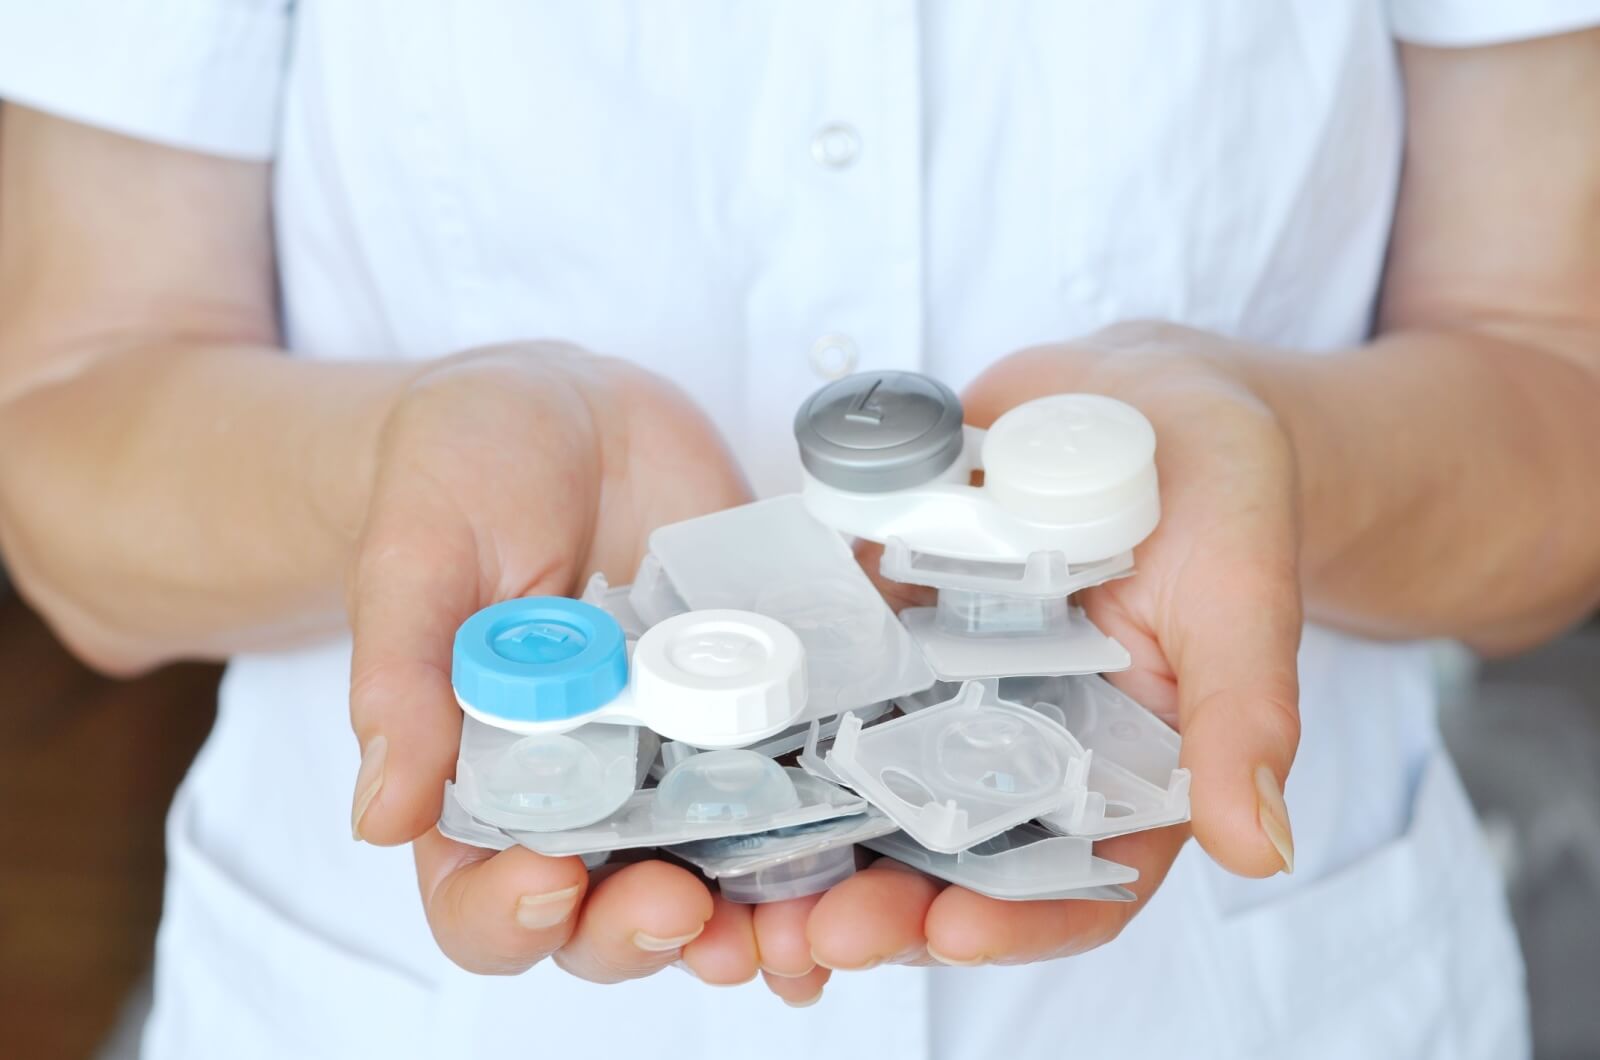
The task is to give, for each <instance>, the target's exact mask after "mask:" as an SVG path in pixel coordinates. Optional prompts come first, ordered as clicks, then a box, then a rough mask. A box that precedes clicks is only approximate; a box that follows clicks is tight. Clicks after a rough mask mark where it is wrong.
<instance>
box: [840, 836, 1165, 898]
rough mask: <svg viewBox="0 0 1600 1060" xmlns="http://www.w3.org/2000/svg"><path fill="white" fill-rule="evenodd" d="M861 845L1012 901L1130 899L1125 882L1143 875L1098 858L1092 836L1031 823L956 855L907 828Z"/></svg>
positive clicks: (946, 880)
mask: <svg viewBox="0 0 1600 1060" xmlns="http://www.w3.org/2000/svg"><path fill="white" fill-rule="evenodd" d="M862 846H865V847H866V848H867V849H868V850H873V851H876V852H878V853H879V854H883V855H885V856H887V857H891V858H893V859H894V860H896V861H898V862H901V863H902V864H905V865H910V866H911V867H912V868H914V869H917V870H919V871H921V872H925V873H927V874H928V875H929V876H935V877H937V878H939V879H941V880H944V881H945V882H947V883H953V884H955V885H956V886H958V887H965V888H966V889H967V890H969V891H976V892H977V893H979V894H984V895H988V896H989V897H990V898H999V899H1001V900H1003V901H1008V902H1029V901H1043V900H1057V899H1092V900H1096V901H1109V902H1131V901H1133V899H1134V894H1133V892H1132V891H1130V890H1128V889H1127V888H1125V887H1123V886H1121V885H1122V884H1126V883H1132V882H1133V881H1135V880H1137V879H1138V878H1139V871H1138V870H1137V869H1134V868H1131V867H1129V866H1127V865H1121V864H1118V863H1117V862H1115V861H1107V860H1106V859H1105V858H1097V857H1095V856H1094V854H1093V852H1092V851H1093V844H1092V843H1091V842H1090V841H1089V840H1087V839H1075V838H1068V837H1065V836H1057V835H1052V834H1051V833H1049V832H1047V831H1045V830H1044V829H1042V828H1039V827H1038V826H1036V825H1032V824H1023V825H1019V826H1017V827H1016V828H1012V829H1010V830H1008V831H1005V832H1002V833H1000V834H999V835H997V836H994V837H992V838H990V839H988V840H986V841H984V842H983V843H980V844H977V845H975V846H973V847H972V848H970V849H968V850H963V851H958V852H955V853H941V852H938V851H933V850H928V849H926V848H925V847H923V846H921V845H919V844H918V843H917V842H916V840H915V839H913V838H912V837H910V836H908V835H907V834H906V833H904V832H891V833H889V834H888V835H884V836H879V837H878V838H876V839H868V840H865V841H864V842H863V843H862Z"/></svg>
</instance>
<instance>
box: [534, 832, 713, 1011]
mask: <svg viewBox="0 0 1600 1060" xmlns="http://www.w3.org/2000/svg"><path fill="white" fill-rule="evenodd" d="M714 911H715V908H714V905H713V903H712V900H711V892H710V891H708V890H706V887H705V884H703V883H701V882H700V881H699V880H698V879H697V878H696V877H695V876H694V874H693V873H691V872H689V871H687V870H686V869H681V868H679V867H678V866H676V865H669V864H667V863H666V862H664V861H641V862H638V863H636V864H633V865H625V866H623V867H622V868H620V869H618V870H617V871H616V872H614V873H612V874H611V875H609V876H607V877H606V878H605V879H603V880H600V881H598V882H597V883H595V884H594V886H593V887H592V888H591V890H590V891H589V898H588V901H586V902H585V903H584V905H583V909H582V911H581V912H580V913H579V915H578V925H577V929H576V930H575V931H573V933H572V937H571V938H570V939H568V941H567V944H566V945H565V946H563V947H562V948H561V949H559V950H557V951H556V954H555V958H554V959H555V962H556V964H557V965H559V966H560V967H561V968H563V969H565V970H566V971H568V972H571V973H572V974H573V975H576V976H578V977H579V978H582V979H587V980H589V981H590V982H595V983H618V982H622V981H623V980H626V979H638V978H642V977H643V976H647V975H652V974H654V973H655V972H658V971H660V970H661V969H662V968H665V967H667V966H668V965H670V964H672V963H673V962H674V961H676V960H678V959H679V958H680V957H681V956H682V954H683V948H684V947H685V946H687V945H689V943H691V942H693V941H694V940H695V939H696V938H698V937H699V936H700V933H701V932H702V931H704V930H705V928H706V924H707V922H708V921H710V920H711V917H712V914H713V912H714Z"/></svg>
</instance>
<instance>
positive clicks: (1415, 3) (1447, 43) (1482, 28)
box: [1389, 0, 1600, 48]
mask: <svg viewBox="0 0 1600 1060" xmlns="http://www.w3.org/2000/svg"><path fill="white" fill-rule="evenodd" d="M1389 25H1390V27H1391V29H1392V30H1393V31H1394V35H1395V36H1396V37H1397V38H1399V39H1400V40H1403V41H1407V42H1408V43H1411V44H1424V45H1432V46H1434V47H1440V48H1470V47H1480V46H1484V45H1490V44H1505V43H1507V42H1509V41H1516V40H1529V39H1531V38H1534V37H1549V36H1554V35H1555V34H1558V33H1570V32H1572V31H1574V30H1580V29H1588V28H1590V27H1592V26H1600V0H1389Z"/></svg>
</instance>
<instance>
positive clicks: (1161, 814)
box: [439, 372, 1189, 902]
mask: <svg viewBox="0 0 1600 1060" xmlns="http://www.w3.org/2000/svg"><path fill="white" fill-rule="evenodd" d="M795 435H796V440H797V442H798V444H799V448H800V457H801V463H802V465H803V467H804V476H803V478H804V485H803V488H802V490H801V492H800V494H799V495H798V496H794V495H791V496H784V497H778V498H775V499H772V500H765V501H760V502H757V503H754V504H749V505H745V506H743V507H739V508H733V509H729V510H727V511H722V512H717V513H715V514H712V515H707V516H703V517H701V518H697V519H691V520H688V521H686V522H682V523H676V524H672V525H669V526H664V527H661V528H660V529H658V530H656V531H655V532H654V533H653V534H652V535H651V536H650V540H649V554H648V555H647V556H646V557H645V559H644V561H643V562H642V564H641V565H640V567H639V570H638V572H637V574H636V576H635V578H634V580H633V582H632V584H630V585H626V586H610V585H608V584H607V583H606V581H605V579H604V578H603V577H601V576H599V575H596V576H595V577H594V578H593V579H592V580H591V581H590V583H589V585H588V587H587V589H586V590H585V592H584V594H583V598H582V599H581V600H569V599H564V598H547V597H541V598H530V599H521V600H509V601H506V602H504V603H500V604H496V605H494V606H492V607H489V608H486V609H484V610H483V611H480V612H479V613H477V614H476V615H474V616H472V618H470V619H469V620H468V621H467V622H465V623H464V624H463V625H462V626H461V628H460V630H459V631H458V633H457V635H456V640H455V657H454V670H453V682H454V686H455V691H456V696H457V698H458V700H459V701H460V704H461V707H462V710H463V711H464V712H465V717H464V719H463V726H462V734H461V751H460V758H459V760H458V762H457V766H456V779H455V782H454V784H452V785H447V788H446V791H445V799H444V812H443V816H442V819H441V820H440V825H439V826H440V829H441V830H442V831H443V832H444V833H445V834H446V835H448V836H450V837H452V838H454V839H457V840H459V841H461V842H464V843H471V844H474V845H477V846H484V847H491V848H496V849H504V848H506V847H509V846H511V845H514V844H521V845H523V846H526V847H529V848H531V849H533V850H535V851H537V852H539V853H541V854H546V855H551V856H562V855H581V856H582V857H583V858H584V859H585V861H586V862H588V863H589V864H591V865H595V864H599V863H601V862H603V861H605V859H606V858H607V857H608V856H609V855H610V854H611V853H612V852H614V851H619V850H629V849H639V848H651V849H656V850H659V851H660V852H661V853H662V854H663V855H665V856H667V857H670V858H675V859H677V860H679V861H682V862H685V863H687V864H688V865H691V866H693V867H694V868H695V869H697V870H699V872H701V873H702V874H703V875H704V876H706V877H707V878H709V879H712V880H715V881H717V884H718V886H719V887H720V888H721V891H722V893H723V894H724V895H725V896H726V897H727V898H729V899H731V900H733V901H740V902H765V901H778V900H782V899H786V898H797V897H800V896H803V895H807V894H814V893H817V892H819V891H823V890H826V889H827V888H829V887H831V886H833V885H834V884H836V883H838V882H839V881H841V880H843V879H846V878H847V877H849V876H850V875H851V874H852V873H853V872H855V871H856V867H857V864H858V862H860V861H861V859H860V858H859V857H858V849H857V848H858V847H864V848H866V849H867V850H870V851H874V852H876V853H877V854H879V855H883V856H887V857H891V858H894V859H896V860H898V861H901V862H904V863H905V864H907V865H910V866H913V867H915V868H917V869H919V870H921V871H923V872H925V873H928V874H929V875H932V876H936V877H938V878H940V879H943V880H946V881H948V882H950V883H953V884H958V885H960V886H962V887H966V888H969V889H971V890H973V891H977V892H980V893H982V894H986V895H990V896H992V897H995V898H1000V899H1009V900H1028V899H1043V898H1052V899H1053V898H1085V899H1098V900H1108V901H1116V900H1129V899H1131V898H1132V897H1133V895H1132V892H1130V891H1129V890H1127V888H1126V886H1125V885H1126V884H1128V883H1130V882H1132V881H1133V880H1134V879H1136V878H1137V875H1138V874H1137V872H1136V871H1135V870H1134V869H1132V868H1129V867H1127V866H1124V865H1119V864H1116V863H1115V862H1112V861H1108V860H1105V859H1103V858H1099V857H1096V856H1095V855H1094V852H1093V844H1094V841H1095V840H1097V839H1105V838H1109V837H1111V836H1115V835H1122V834H1125V833H1129V832H1137V831H1141V830H1144V829H1149V828H1160V827H1163V826H1166V825H1172V824H1177V823H1179V822H1182V821H1185V820H1187V819H1188V813H1189V777H1188V774H1187V772H1186V771H1184V770H1182V769H1180V768H1179V767H1178V746H1179V741H1178V736H1177V734H1176V733H1175V732H1173V731H1172V730H1171V729H1170V728H1168V727H1167V726H1166V725H1165V724H1163V723H1162V722H1161V721H1160V720H1159V719H1158V718H1156V717H1155V716H1154V715H1153V714H1151V713H1150V712H1149V711H1147V710H1146V709H1145V708H1143V707H1142V706H1140V705H1139V704H1138V703H1136V702H1134V701H1133V700H1132V699H1130V698H1128V697H1127V696H1126V695H1124V694H1122V693H1121V692H1119V691H1118V690H1117V689H1115V688H1113V687H1112V686H1111V685H1110V684H1108V683H1107V682H1106V681H1105V680H1103V679H1102V678H1101V677H1099V676H1096V675H1099V674H1103V673H1109V672H1113V671H1117V670H1121V669H1125V668H1127V667H1128V665H1129V656H1128V653H1127V651H1126V650H1125V649H1124V648H1123V647H1122V646H1121V645H1120V644H1118V643H1117V642H1116V641H1115V640H1113V639H1111V638H1110V637H1108V636H1106V635H1105V634H1104V633H1102V632H1101V631H1100V630H1099V629H1098V628H1096V627H1095V625H1094V623H1093V622H1092V621H1090V619H1089V618H1088V617H1087V616H1086V615H1085V613H1084V612H1083V610H1082V609H1081V608H1080V607H1078V606H1076V604H1075V602H1074V594H1075V593H1078V592H1080V591H1082V590H1084V589H1087V588H1091V587H1093V586H1095V585H1099V584H1102V583H1104V582H1106V581H1108V580H1111V579H1113V578H1119V577H1123V576H1126V575H1128V574H1131V573H1132V567H1133V548H1134V546H1135V545H1137V544H1138V543H1139V542H1140V541H1142V540H1143V539H1144V538H1145V537H1147V536H1148V535H1149V534H1150V533H1151V532H1152V531H1153V530H1154V529H1155V526H1156V523H1157V520H1158V519H1159V514H1160V512H1159V502H1158V499H1157V489H1156V472H1155V462H1154V455H1155V434H1154V432H1153V430H1152V429H1151V427H1150V425H1149V423H1148V422H1147V421H1146V420H1145V419H1144V417H1143V416H1141V415H1140V414H1139V413H1138V412H1137V411H1135V410H1134V409H1132V408H1130V407H1128V406H1126V405H1124V404H1121V403H1120V402H1117V401H1114V400H1112V399H1110V398H1104V397H1098V396H1093V395H1085V394H1063V395H1056V396H1052V397H1047V398H1042V399H1039V400H1037V401H1032V402H1029V403H1027V404H1025V405H1021V406H1018V407H1017V408H1015V409H1013V410H1012V411H1011V412H1008V413H1007V414H1006V415H1004V416H1002V417H1001V418H1000V419H999V420H997V421H996V422H995V423H994V425H993V426H992V427H991V428H990V429H989V430H988V431H987V432H985V431H982V430H978V429H976V428H973V427H967V426H964V425H963V422H962V409H961V405H960V402H959V400H958V399H957V398H956V396H955V394H954V393H952V392H951V391H950V390H949V389H948V388H947V387H945V386H944V385H942V384H941V383H939V382H937V381H935V380H932V379H929V378H927V377H924V376H920V375H915V374H911V373H904V372H877V373H865V374H861V375H855V376H850V377H848V378H845V379H842V380H839V381H838V382H836V383H833V384H831V385H829V386H827V387H825V388H823V389H822V390H820V391H818V392H817V393H816V394H814V395H812V397H811V398H810V399H808V400H807V401H806V403H805V404H804V405H803V406H802V408H801V410H800V412H799V415H798V416H797V417H796V420H795ZM852 538H853V539H857V540H860V541H866V542H876V543H877V544H879V545H881V546H882V556H881V560H880V561H879V573H880V575H881V576H882V577H883V578H884V579H886V580H888V581H893V582H899V583H903V584H906V585H911V586H920V587H923V588H924V590H925V591H927V595H928V596H929V597H930V598H932V599H935V600H936V602H935V603H934V604H933V606H928V607H916V608H908V609H906V610H904V611H902V612H901V613H900V614H899V615H898V616H897V615H896V614H895V613H894V612H893V611H892V610H891V609H890V607H889V605H888V604H887V603H885V601H884V599H883V597H882V595H881V594H880V593H879V591H878V589H877V588H876V587H875V586H874V585H873V583H872V581H870V580H869V579H868V577H867V576H866V574H865V572H864V571H863V569H862V567H861V565H860V563H858V561H857V558H856V554H855V552H854V550H853V549H852V547H851V544H850V539H852Z"/></svg>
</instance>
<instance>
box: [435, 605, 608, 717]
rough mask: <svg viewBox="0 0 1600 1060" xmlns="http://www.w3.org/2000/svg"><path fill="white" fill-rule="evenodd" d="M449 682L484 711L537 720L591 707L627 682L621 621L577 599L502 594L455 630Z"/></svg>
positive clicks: (578, 712) (570, 714) (583, 711)
mask: <svg viewBox="0 0 1600 1060" xmlns="http://www.w3.org/2000/svg"><path fill="white" fill-rule="evenodd" d="M450 683H451V684H453V685H454V686H455V690H456V695H457V696H458V697H460V698H461V700H462V701H463V702H465V703H468V704H471V706H472V708H473V710H474V711H476V712H477V713H479V714H484V715H487V716H489V717H496V718H505V719H506V720H507V721H519V722H537V721H561V720H562V719H565V718H575V717H578V716H579V715H582V714H588V713H590V712H591V711H595V710H598V709H600V708H601V707H603V706H605V705H606V704H607V703H609V702H611V701H612V700H613V699H615V698H616V697H617V695H618V694H619V693H620V692H621V691H622V690H623V689H624V688H626V687H627V684H628V653H627V648H626V642H625V640H624V639H623V636H622V627H621V626H619V625H617V620H616V619H614V618H612V617H611V616H610V615H608V614H606V613H605V612H604V611H602V610H600V608H598V607H595V606H593V605H592V604H586V603H583V602H582V601H580V600H568V599H567V598H566V597H561V596H530V597H526V598H524V599H520V600H506V601H504V602H503V603H498V604H495V605H493V606H492V607H486V608H484V609H483V610H482V611H479V612H478V613H477V614H475V615H473V616H472V617H471V618H469V619H467V620H466V621H465V622H463V623H462V624H461V628H460V629H458V630H456V640H455V652H454V657H453V658H452V660H451V666H450Z"/></svg>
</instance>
